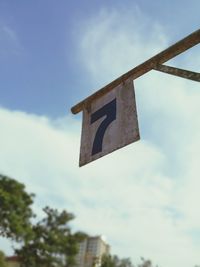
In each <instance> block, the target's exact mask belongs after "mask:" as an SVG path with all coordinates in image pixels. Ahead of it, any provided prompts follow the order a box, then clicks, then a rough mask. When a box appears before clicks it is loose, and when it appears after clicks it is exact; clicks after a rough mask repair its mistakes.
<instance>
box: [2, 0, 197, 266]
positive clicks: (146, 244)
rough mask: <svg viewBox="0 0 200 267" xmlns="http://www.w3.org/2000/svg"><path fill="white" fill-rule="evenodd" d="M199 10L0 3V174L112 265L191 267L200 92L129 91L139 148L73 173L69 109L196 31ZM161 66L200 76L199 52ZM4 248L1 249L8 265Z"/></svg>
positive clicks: (188, 85) (181, 86) (75, 126)
mask: <svg viewBox="0 0 200 267" xmlns="http://www.w3.org/2000/svg"><path fill="white" fill-rule="evenodd" d="M199 9H200V2H199V0H191V1H187V0H173V1H172V0H169V1H162V0H159V1H148V0H135V1H130V0H124V1H118V0H115V1H112V0H110V1H109V0H107V1H105V0H102V1H95V0H94V1H89V0H83V1H80V0H77V1H67V0H65V1H64V0H59V1H55V0H43V1H39V0H36V1H35V0H34V1H33V0H32V1H25V0H20V1H11V0H0V148H1V149H0V173H2V174H5V175H8V176H10V177H12V178H15V179H17V180H18V181H20V182H22V183H24V184H25V185H26V188H27V191H28V192H33V193H35V194H36V197H35V204H34V207H33V208H34V211H35V212H36V213H37V214H38V216H39V217H42V216H43V213H42V208H43V207H45V206H47V205H49V206H51V207H54V208H58V209H59V210H62V209H66V210H67V211H69V212H73V213H74V214H75V216H76V219H75V220H74V222H73V223H72V227H73V229H74V231H75V230H82V231H85V232H87V233H88V234H90V235H101V234H102V235H105V236H106V238H107V242H108V243H109V244H110V245H111V251H112V254H117V255H119V256H120V257H130V258H131V259H132V261H133V263H138V262H139V261H140V257H141V256H143V257H144V258H148V259H151V260H152V261H153V263H155V264H158V265H159V266H162V267H164V266H168V267H175V266H176V267H177V266H182V267H189V266H194V265H195V264H200V259H199V250H200V210H199V203H200V194H199V188H200V180H199V172H200V164H199V157H200V152H199V151H200V141H199V140H200V121H199V118H198V114H199V113H200V105H199V102H200V91H199V89H200V87H199V84H198V83H197V82H193V81H189V80H184V79H181V78H178V77H174V76H170V75H167V74H163V73H158V72H156V71H151V72H149V73H147V74H145V75H143V76H142V77H140V78H138V79H136V80H135V81H134V85H135V93H136V102H137V111H138V119H139V126H140V135H141V140H140V141H139V142H136V143H133V144H131V145H129V146H127V147H125V148H123V149H120V150H118V151H116V152H113V153H111V154H109V155H107V156H105V157H103V158H101V159H99V160H97V161H94V162H93V163H90V164H88V165H86V166H84V167H81V168H79V167H78V160H79V148H80V136H81V123H82V122H81V120H82V117H81V113H80V114H78V115H72V114H71V112H70V109H71V107H72V106H73V105H75V104H76V103H78V102H79V101H81V100H83V99H84V98H86V97H87V96H89V95H90V94H92V93H94V92H95V91H97V90H98V89H100V88H101V87H102V86H104V85H106V84H107V83H109V82H111V81H112V80H113V79H115V78H117V77H118V76H120V75H122V74H123V73H125V72H127V71H128V70H130V69H132V68H133V67H135V66H137V65H138V64H140V63H142V62H143V61H145V60H147V59H148V58H149V57H151V56H153V55H155V54H156V53H158V52H160V51H162V50H163V49H165V48H167V47H168V46H169V45H171V44H173V43H175V42H176V41H178V40H180V39H182V38H183V37H185V36H187V35H188V34H190V33H192V32H193V31H195V30H197V29H199V24H200V18H199ZM168 64H169V65H173V66H177V67H181V68H184V69H188V70H193V71H196V72H199V70H200V47H199V45H198V46H196V47H194V48H192V49H190V50H188V51H187V52H185V53H183V54H182V55H179V56H178V57H176V58H174V59H173V60H170V61H169V62H168ZM11 245H12V244H11V243H10V242H8V241H7V240H3V239H1V240H0V249H2V250H4V251H5V252H6V253H7V254H12V249H11Z"/></svg>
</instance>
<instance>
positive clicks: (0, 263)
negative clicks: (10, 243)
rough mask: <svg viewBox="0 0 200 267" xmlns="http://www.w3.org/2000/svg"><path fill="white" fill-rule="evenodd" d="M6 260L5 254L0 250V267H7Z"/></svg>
mask: <svg viewBox="0 0 200 267" xmlns="http://www.w3.org/2000/svg"><path fill="white" fill-rule="evenodd" d="M7 266H8V265H7V262H6V259H5V255H4V253H3V252H2V251H0V267H7Z"/></svg>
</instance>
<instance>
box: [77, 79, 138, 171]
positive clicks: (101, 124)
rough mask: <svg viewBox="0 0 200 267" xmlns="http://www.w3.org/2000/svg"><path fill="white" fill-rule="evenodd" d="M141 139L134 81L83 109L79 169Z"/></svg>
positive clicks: (118, 87)
mask: <svg viewBox="0 0 200 267" xmlns="http://www.w3.org/2000/svg"><path fill="white" fill-rule="evenodd" d="M139 139H140V136H139V129H138V119H137V111H136V102H135V92H134V87H133V81H132V80H127V81H125V82H124V83H122V84H120V85H118V86H117V87H115V88H114V89H113V90H112V91H110V92H108V93H106V94H105V95H103V96H101V97H99V98H96V99H94V100H93V101H92V102H91V103H90V105H89V106H87V107H85V108H84V109H83V123H82V136H81V149H80V161H79V165H80V166H83V165H85V164H87V163H89V162H91V161H93V160H96V159H98V158H100V157H102V156H105V155H106V154H108V153H111V152H112V151H114V150H116V149H119V148H121V147H123V146H126V145H128V144H130V143H132V142H135V141H137V140H139Z"/></svg>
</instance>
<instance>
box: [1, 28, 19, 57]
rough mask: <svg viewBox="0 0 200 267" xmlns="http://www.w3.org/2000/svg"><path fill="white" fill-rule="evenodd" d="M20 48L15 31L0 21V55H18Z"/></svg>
mask: <svg viewBox="0 0 200 267" xmlns="http://www.w3.org/2000/svg"><path fill="white" fill-rule="evenodd" d="M22 49H23V47H22V44H21V42H20V40H19V37H18V35H17V32H16V31H15V30H14V29H13V28H11V27H10V26H8V25H6V24H3V23H0V55H1V56H8V55H10V54H11V55H18V54H20V53H21V51H22Z"/></svg>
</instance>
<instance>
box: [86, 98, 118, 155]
mask: <svg viewBox="0 0 200 267" xmlns="http://www.w3.org/2000/svg"><path fill="white" fill-rule="evenodd" d="M104 116H106V117H105V119H104V120H103V121H102V123H101V124H100V125H99V127H98V129H97V131H96V135H95V138H94V142H93V146H92V156H93V155H95V154H97V153H99V152H101V151H102V145H103V137H104V134H105V131H106V129H107V128H108V126H109V125H110V124H111V122H112V121H114V120H116V98H115V99H114V100H112V101H111V102H109V103H108V104H106V105H105V106H103V107H102V108H100V109H98V110H97V111H95V112H94V113H92V114H91V121H90V124H92V123H94V122H95V121H97V120H99V119H100V118H102V117H104Z"/></svg>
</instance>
